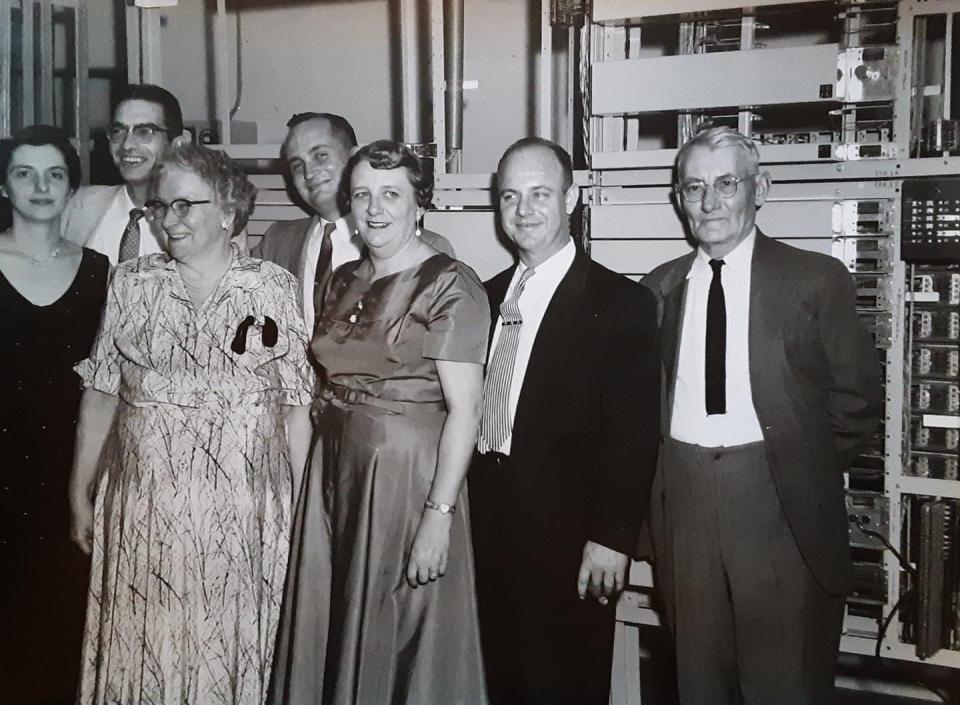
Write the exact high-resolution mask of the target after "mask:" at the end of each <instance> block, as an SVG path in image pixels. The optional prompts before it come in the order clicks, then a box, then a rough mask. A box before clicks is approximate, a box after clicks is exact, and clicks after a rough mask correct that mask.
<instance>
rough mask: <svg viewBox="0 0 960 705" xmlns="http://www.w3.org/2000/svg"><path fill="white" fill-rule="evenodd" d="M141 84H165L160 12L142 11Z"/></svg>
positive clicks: (154, 10)
mask: <svg viewBox="0 0 960 705" xmlns="http://www.w3.org/2000/svg"><path fill="white" fill-rule="evenodd" d="M140 38H141V41H142V45H141V54H140V64H141V66H140V68H141V77H140V82H141V83H163V52H162V50H161V46H160V10H159V9H157V8H153V7H151V8H142V9H141V10H140Z"/></svg>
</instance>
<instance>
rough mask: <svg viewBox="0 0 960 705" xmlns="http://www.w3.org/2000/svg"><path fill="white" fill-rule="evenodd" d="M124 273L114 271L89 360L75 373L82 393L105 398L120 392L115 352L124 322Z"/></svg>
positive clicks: (116, 353) (118, 367)
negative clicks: (80, 382)
mask: <svg viewBox="0 0 960 705" xmlns="http://www.w3.org/2000/svg"><path fill="white" fill-rule="evenodd" d="M125 273H126V270H122V269H120V270H115V271H114V272H113V275H112V276H111V278H110V284H109V286H108V287H107V302H106V304H104V308H103V316H102V317H101V318H100V327H99V329H98V330H97V337H96V339H94V341H93V349H92V350H91V351H90V357H88V358H87V359H86V360H81V361H80V362H78V363H77V364H76V365H75V366H74V368H73V369H74V370H75V371H76V373H77V374H78V375H80V379H81V380H82V381H83V386H84V389H96V390H97V391H98V392H103V393H104V394H112V395H116V394H117V393H118V391H119V390H120V358H121V355H120V350H119V349H118V348H117V342H116V340H117V334H118V333H119V332H120V324H121V321H122V320H123V308H124V304H125V303H126V302H125V300H124V299H125V296H126V294H125V291H126V290H127V287H126V286H124V283H125V282H126V277H125V276H124V274H125Z"/></svg>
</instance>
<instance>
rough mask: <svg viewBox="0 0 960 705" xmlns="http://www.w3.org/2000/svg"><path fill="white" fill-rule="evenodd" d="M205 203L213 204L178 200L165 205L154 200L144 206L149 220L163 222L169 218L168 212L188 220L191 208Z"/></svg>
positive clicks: (157, 199)
mask: <svg viewBox="0 0 960 705" xmlns="http://www.w3.org/2000/svg"><path fill="white" fill-rule="evenodd" d="M203 203H213V201H210V200H207V201H191V200H190V199H189V198H176V199H174V200H172V201H170V203H165V202H163V201H161V200H160V199H159V198H154V199H152V200H150V201H147V202H146V203H144V204H143V212H144V215H146V216H147V220H163V219H164V218H166V217H167V211H168V210H171V211H173V214H174V215H175V216H177V217H178V218H186V217H187V213H189V212H190V207H191V206H198V205H201V204H203Z"/></svg>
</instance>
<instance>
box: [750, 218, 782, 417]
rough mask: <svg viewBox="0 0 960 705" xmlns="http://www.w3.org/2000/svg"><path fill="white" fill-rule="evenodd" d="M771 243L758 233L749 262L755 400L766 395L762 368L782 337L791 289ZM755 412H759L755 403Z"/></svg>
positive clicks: (751, 375) (752, 369) (752, 383)
mask: <svg viewBox="0 0 960 705" xmlns="http://www.w3.org/2000/svg"><path fill="white" fill-rule="evenodd" d="M771 245H772V242H771V240H770V239H769V238H768V237H767V236H766V235H764V234H763V233H761V232H760V231H759V230H758V231H757V239H756V241H755V242H754V246H753V259H752V260H751V261H750V323H749V333H748V341H747V347H748V351H749V352H748V355H749V365H750V386H751V389H752V392H753V394H754V396H756V395H757V394H758V393H759V392H761V391H763V387H764V384H763V382H762V380H761V379H760V378H759V375H761V373H762V370H761V366H762V365H763V364H764V362H765V361H766V360H768V359H769V354H770V353H769V350H767V349H765V346H767V345H769V344H770V342H771V341H775V340H779V339H780V338H781V337H782V335H781V333H780V329H781V327H782V325H783V312H784V311H785V310H787V308H788V307H787V302H786V301H784V300H783V298H784V296H785V295H788V294H789V292H788V287H784V286H783V281H782V280H781V277H780V276H779V274H778V268H777V262H776V256H775V253H774V252H772V251H771ZM754 407H755V408H760V407H759V406H757V404H756V402H754Z"/></svg>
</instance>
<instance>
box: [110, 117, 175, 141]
mask: <svg viewBox="0 0 960 705" xmlns="http://www.w3.org/2000/svg"><path fill="white" fill-rule="evenodd" d="M168 132H172V131H171V130H168V129H167V128H165V127H160V125H157V124H156V123H152V122H144V123H141V124H139V125H124V124H123V123H119V122H111V123H110V124H109V125H107V138H108V139H109V140H110V141H111V142H113V143H117V142H123V140H125V139H126V138H127V135H133V141H134V142H137V143H139V144H146V143H147V142H149V141H150V140H152V139H153V137H154V135H157V134H161V133H168Z"/></svg>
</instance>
